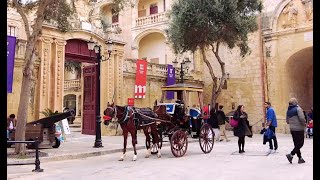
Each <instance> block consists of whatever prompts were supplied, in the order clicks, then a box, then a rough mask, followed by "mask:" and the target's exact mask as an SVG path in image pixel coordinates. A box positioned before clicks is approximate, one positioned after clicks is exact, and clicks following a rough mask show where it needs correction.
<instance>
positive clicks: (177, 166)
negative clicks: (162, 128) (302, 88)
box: [8, 134, 313, 180]
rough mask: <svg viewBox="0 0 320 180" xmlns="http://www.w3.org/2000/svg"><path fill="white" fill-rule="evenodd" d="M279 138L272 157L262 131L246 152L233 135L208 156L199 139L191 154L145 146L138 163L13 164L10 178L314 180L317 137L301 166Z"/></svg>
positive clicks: (107, 158)
mask: <svg viewBox="0 0 320 180" xmlns="http://www.w3.org/2000/svg"><path fill="white" fill-rule="evenodd" d="M277 137H278V142H279V150H278V152H277V153H274V154H269V155H267V153H266V151H267V150H268V145H263V144H262V135H259V134H255V135H254V136H253V138H246V145H245V151H246V153H244V154H241V155H240V154H238V153H235V151H236V150H237V139H236V138H235V137H231V138H230V139H231V141H230V142H217V143H215V145H214V148H213V150H212V152H211V153H209V154H204V153H202V151H201V149H200V147H199V144H198V143H197V142H193V143H189V146H188V151H187V153H186V154H185V156H183V157H181V158H175V157H174V156H173V155H172V153H171V150H170V147H169V146H165V147H163V149H162V157H161V158H160V159H158V158H156V156H152V157H151V158H149V159H146V158H144V155H145V150H144V149H143V150H139V151H138V160H137V161H135V162H133V161H131V159H132V156H133V152H132V151H129V152H128V153H127V158H126V160H125V161H124V162H119V161H117V160H118V158H119V157H120V155H121V153H119V152H117V153H113V154H107V155H102V156H95V157H87V158H81V159H75V160H64V161H52V162H44V163H42V164H41V168H43V169H44V172H42V173H32V172H31V170H32V169H34V165H26V166H20V167H17V166H8V179H24V180H27V179H32V180H33V179H45V180H47V179H48V180H50V179H77V180H79V179H183V180H189V179H190V180H191V179H208V178H210V179H216V180H220V179H221V180H229V179H230V180H233V179H236V180H241V179H245V180H251V179H252V180H256V179H259V180H260V179H262V180H270V179H272V180H278V179H279V180H283V179H288V180H309V179H310V180H311V179H313V139H305V144H304V146H303V148H302V155H303V158H304V159H305V160H306V163H305V164H297V158H296V157H295V158H294V159H293V164H290V163H289V162H288V161H287V159H286V157H285V154H287V153H289V152H290V151H291V149H292V148H293V144H292V139H291V135H289V134H277ZM104 138H110V139H111V138H112V137H104ZM92 140H94V138H92ZM118 140H120V139H118ZM143 140H144V138H143V137H139V141H140V142H141V141H143ZM104 142H106V143H105V144H104V145H107V144H108V143H107V141H106V140H104ZM120 142H122V141H120ZM109 143H111V140H109ZM91 144H92V142H91V141H90V143H88V145H87V147H88V148H91ZM111 144H112V143H111ZM65 145H66V144H65ZM63 146H64V145H63V144H62V147H63ZM106 148H107V147H106Z"/></svg>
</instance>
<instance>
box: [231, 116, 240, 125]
mask: <svg viewBox="0 0 320 180" xmlns="http://www.w3.org/2000/svg"><path fill="white" fill-rule="evenodd" d="M230 125H231V127H238V125H239V122H238V121H236V120H235V119H233V118H231V120H230Z"/></svg>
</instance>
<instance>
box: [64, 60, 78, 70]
mask: <svg viewBox="0 0 320 180" xmlns="http://www.w3.org/2000/svg"><path fill="white" fill-rule="evenodd" d="M64 68H65V70H66V71H68V72H74V71H77V72H80V71H81V63H80V62H75V61H65V62H64Z"/></svg>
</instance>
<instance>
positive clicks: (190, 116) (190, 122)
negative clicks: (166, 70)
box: [104, 84, 214, 160]
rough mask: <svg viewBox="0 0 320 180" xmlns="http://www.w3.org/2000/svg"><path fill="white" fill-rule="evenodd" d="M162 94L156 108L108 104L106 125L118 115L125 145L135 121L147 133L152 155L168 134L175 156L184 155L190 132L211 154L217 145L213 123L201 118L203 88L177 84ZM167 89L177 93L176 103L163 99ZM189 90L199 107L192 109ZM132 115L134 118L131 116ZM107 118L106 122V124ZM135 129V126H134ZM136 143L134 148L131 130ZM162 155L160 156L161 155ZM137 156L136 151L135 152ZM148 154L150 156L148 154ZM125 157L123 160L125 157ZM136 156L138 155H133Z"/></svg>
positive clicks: (164, 89)
mask: <svg viewBox="0 0 320 180" xmlns="http://www.w3.org/2000/svg"><path fill="white" fill-rule="evenodd" d="M161 90H162V97H161V101H160V103H159V104H156V105H155V106H154V109H153V110H151V109H150V110H148V108H135V107H131V108H128V107H121V106H116V105H109V106H108V107H107V109H106V110H105V111H104V114H105V115H106V116H105V118H104V119H105V124H106V125H107V124H108V123H109V121H110V120H111V118H115V117H117V118H118V122H120V123H119V124H120V125H121V127H122V129H123V130H124V136H125V144H124V145H125V146H124V155H125V148H126V137H127V133H128V132H130V130H129V129H130V128H128V127H130V124H135V126H134V127H136V128H137V129H139V127H140V128H142V129H143V130H144V133H145V135H146V147H147V149H148V151H149V152H150V153H151V154H156V153H158V157H159V156H161V154H160V152H159V150H160V149H161V147H162V142H163V139H164V138H165V137H168V138H169V142H170V144H171V151H172V154H173V155H174V156H176V157H181V156H183V155H184V154H185V153H186V151H187V148H188V135H189V134H190V135H191V136H193V137H195V136H196V135H197V137H198V138H199V144H200V148H201V150H202V151H203V152H204V153H210V152H211V150H212V149H213V145H214V132H213V130H212V128H211V126H210V125H209V124H207V123H205V122H204V121H203V120H202V114H201V109H202V107H203V97H202V92H203V89H202V87H197V86H193V85H188V84H175V85H171V86H164V87H162V88H161ZM167 91H173V92H175V93H176V95H177V99H178V100H177V101H176V102H175V103H166V102H164V97H165V94H166V92H167ZM190 93H197V95H198V100H199V102H197V104H199V105H200V109H197V108H190V106H189V102H190V99H189V96H190ZM130 117H132V118H131V119H130ZM106 121H107V123H106ZM131 127H132V128H133V126H132V125H131ZM131 135H132V138H133V146H134V149H135V144H134V138H136V135H135V133H134V132H133V133H131ZM159 154H160V155H159ZM135 156H136V151H135ZM146 157H148V156H146ZM123 158H124V156H123V157H121V159H120V160H123ZM134 159H135V158H134Z"/></svg>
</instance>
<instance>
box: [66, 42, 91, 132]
mask: <svg viewBox="0 0 320 180" xmlns="http://www.w3.org/2000/svg"><path fill="white" fill-rule="evenodd" d="M91 54H95V53H94V52H93V51H92V52H90V51H89V49H88V45H87V42H86V41H83V40H80V39H70V40H68V41H67V44H66V47H65V61H66V62H78V63H81V66H82V67H83V74H82V75H81V76H78V78H81V77H82V78H83V85H81V87H82V89H81V92H82V94H83V96H81V95H80V97H83V103H79V102H78V103H76V102H75V103H74V104H75V105H76V104H82V105H83V111H82V112H81V111H80V112H81V116H82V134H89V135H94V134H95V129H96V126H95V124H96V123H95V122H96V113H95V104H96V99H95V92H96V87H95V81H96V70H95V68H96V66H95V65H92V64H94V63H96V59H95V58H91V56H90V55H91ZM79 82H81V80H80V79H79ZM75 100H77V98H75ZM78 100H79V99H78ZM79 109H80V108H79Z"/></svg>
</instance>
